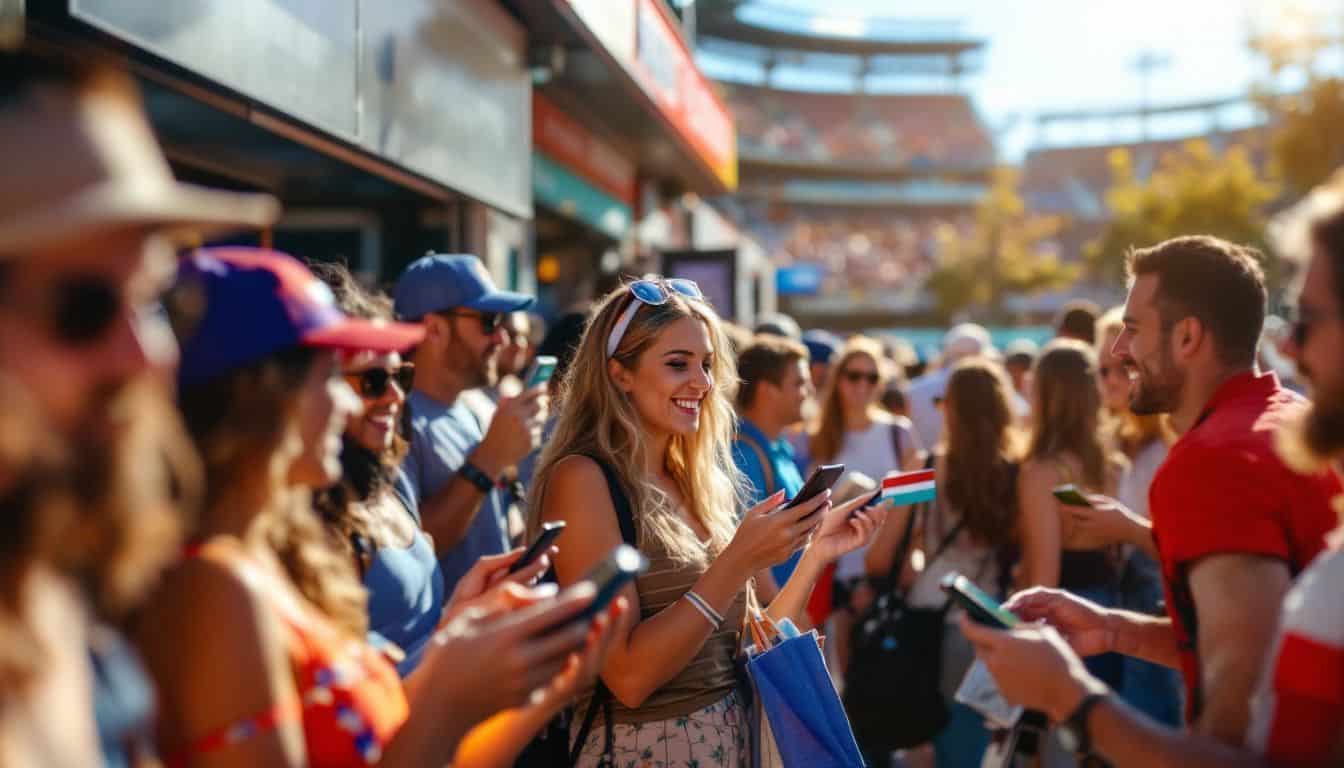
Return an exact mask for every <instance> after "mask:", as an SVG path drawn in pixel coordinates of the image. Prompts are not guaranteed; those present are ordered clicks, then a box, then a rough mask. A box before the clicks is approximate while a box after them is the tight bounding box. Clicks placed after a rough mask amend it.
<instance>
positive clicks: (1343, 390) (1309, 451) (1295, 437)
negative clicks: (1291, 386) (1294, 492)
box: [1279, 370, 1344, 469]
mask: <svg viewBox="0 0 1344 768" xmlns="http://www.w3.org/2000/svg"><path fill="white" fill-rule="evenodd" d="M1302 375H1303V376H1304V378H1306V379H1307V380H1309V381H1310V380H1312V377H1311V375H1310V372H1308V371H1305V370H1304V371H1303V372H1302ZM1279 446H1280V449H1281V450H1282V452H1283V453H1284V454H1285V458H1287V459H1289V461H1290V462H1291V463H1293V464H1294V466H1298V467H1299V468H1302V469H1306V468H1309V467H1318V466H1320V465H1321V464H1323V463H1325V462H1328V461H1332V460H1338V459H1340V458H1344V384H1339V383H1337V384H1336V385H1335V386H1332V387H1330V388H1328V389H1327V388H1325V387H1313V391H1312V404H1311V407H1310V408H1309V409H1307V411H1306V413H1305V414H1303V416H1302V420H1301V421H1300V422H1299V423H1298V424H1296V425H1295V426H1294V427H1293V428H1291V429H1290V430H1287V431H1286V432H1285V434H1284V435H1283V436H1282V439H1281V440H1280V442H1279Z"/></svg>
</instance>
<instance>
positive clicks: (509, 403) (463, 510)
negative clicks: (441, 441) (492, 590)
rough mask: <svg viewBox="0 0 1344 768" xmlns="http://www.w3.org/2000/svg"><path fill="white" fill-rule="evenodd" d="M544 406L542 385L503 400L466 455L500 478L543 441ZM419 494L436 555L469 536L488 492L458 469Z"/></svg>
mask: <svg viewBox="0 0 1344 768" xmlns="http://www.w3.org/2000/svg"><path fill="white" fill-rule="evenodd" d="M545 405H546V403H545V388H544V387H533V388H532V389H530V390H528V391H526V392H524V393H522V394H521V395H519V396H518V397H512V398H509V397H506V398H503V399H501V400H500V401H499V407H498V408H497V409H496V410H495V415H494V418H492V419H491V420H490V427H489V428H488V429H487V430H486V433H485V438H484V439H483V440H481V444H480V445H478V446H476V450H474V451H472V452H471V455H469V456H467V461H468V462H470V463H471V464H472V466H474V467H476V468H477V469H479V470H480V471H481V472H482V473H484V474H485V476H486V477H489V478H491V479H492V480H498V479H499V477H500V476H501V475H502V474H503V473H504V470H505V469H506V468H508V467H511V466H513V465H515V464H517V463H518V462H519V461H522V460H523V458H524V457H525V456H527V454H528V453H529V452H530V451H531V450H532V449H533V448H535V447H536V445H537V444H538V443H539V442H540V439H541V422H542V421H544V419H545ZM425 439H427V438H426V437H425V436H423V435H420V436H417V440H425ZM431 453H432V451H431ZM421 460H422V461H423V460H424V458H423V457H422V459H421ZM421 493H422V496H421V498H420V500H419V506H420V521H421V525H422V526H423V527H424V529H425V531H427V532H428V533H429V534H430V536H431V537H433V540H434V549H435V552H436V554H438V555H439V556H440V557H443V556H444V555H446V554H448V553H449V552H452V551H453V550H454V549H456V548H457V545H458V544H461V543H462V539H463V538H465V537H466V535H467V531H468V530H469V529H470V528H471V523H472V521H473V520H475V519H476V515H477V513H479V512H480V511H481V504H482V502H483V501H484V500H485V495H486V492H485V491H482V490H481V489H480V488H478V487H477V486H476V485H475V484H473V483H472V482H471V481H469V480H467V479H466V478H465V477H463V476H462V474H461V473H460V472H459V473H457V474H455V475H453V477H452V478H450V479H449V480H448V482H447V483H444V485H443V487H441V488H439V489H438V490H436V491H435V492H434V493H431V494H427V495H426V494H424V489H423V488H421Z"/></svg>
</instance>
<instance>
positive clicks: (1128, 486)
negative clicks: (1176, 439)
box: [1115, 440, 1167, 517]
mask: <svg viewBox="0 0 1344 768" xmlns="http://www.w3.org/2000/svg"><path fill="white" fill-rule="evenodd" d="M1166 460H1167V444H1166V443H1165V442H1163V441H1162V440H1154V441H1152V442H1151V443H1149V444H1147V445H1145V446H1144V447H1143V448H1141V449H1139V452H1138V453H1137V454H1135V455H1134V459H1133V460H1132V461H1131V462H1130V464H1129V467H1128V468H1127V469H1126V470H1125V472H1124V474H1122V475H1121V476H1120V485H1119V487H1117V488H1116V493H1115V498H1116V500H1117V501H1119V502H1120V503H1121V504H1124V505H1125V506H1126V507H1129V508H1130V509H1132V510H1133V511H1134V512H1135V513H1136V514H1139V515H1143V516H1144V517H1149V514H1148V487H1149V486H1150V485H1152V484H1153V475H1156V474H1157V469H1158V467H1160V466H1162V462H1164V461H1166Z"/></svg>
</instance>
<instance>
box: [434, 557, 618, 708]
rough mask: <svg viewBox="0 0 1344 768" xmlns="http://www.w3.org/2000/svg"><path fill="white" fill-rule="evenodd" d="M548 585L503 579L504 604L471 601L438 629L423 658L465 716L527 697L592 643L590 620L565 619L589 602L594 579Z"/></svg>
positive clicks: (512, 704) (437, 683) (508, 705)
mask: <svg viewBox="0 0 1344 768" xmlns="http://www.w3.org/2000/svg"><path fill="white" fill-rule="evenodd" d="M544 586H545V585H543V587H536V588H527V587H522V586H519V585H517V584H513V583H511V582H506V583H505V584H503V585H502V590H501V600H500V603H501V605H499V606H497V607H495V608H494V609H493V610H488V609H485V608H480V607H472V608H468V609H467V610H465V611H463V612H462V613H461V615H459V616H458V617H457V618H455V619H453V620H452V621H450V622H449V623H448V624H447V626H445V627H444V628H443V629H441V630H439V631H438V632H436V633H435V635H434V640H433V647H432V649H431V651H430V654H431V656H429V657H427V658H426V663H427V664H431V665H432V667H431V674H433V675H434V678H433V679H434V681H435V682H434V685H435V686H436V689H438V690H441V691H442V693H443V695H444V697H445V699H444V700H445V701H446V702H449V704H450V705H451V707H452V709H453V711H454V712H455V713H456V714H457V715H458V716H459V717H461V718H462V719H463V722H464V723H467V724H475V723H478V722H480V721H481V720H483V719H485V718H486V717H489V716H490V715H492V714H494V713H496V712H499V711H501V710H504V709H508V708H511V707H517V706H521V705H523V704H526V703H528V702H529V701H530V700H531V699H532V697H533V692H534V691H537V690H539V689H544V688H545V687H546V686H548V685H550V684H551V682H552V681H553V680H554V678H555V677H556V676H557V675H559V674H560V673H561V672H563V671H564V670H565V669H566V668H567V667H568V666H569V665H570V663H571V662H570V658H571V656H572V655H573V654H576V653H582V652H583V651H584V649H585V648H587V647H588V644H589V641H590V634H591V630H592V623H591V622H574V621H567V620H572V619H574V618H575V617H577V616H578V615H579V613H580V612H581V611H582V610H583V609H584V608H585V607H587V606H588V604H589V603H591V602H592V600H593V597H594V595H595V594H596V590H595V589H594V587H593V585H592V584H590V583H587V582H583V583H580V584H577V585H575V586H573V587H571V588H569V589H567V590H565V591H564V592H563V593H561V594H559V595H557V594H556V593H555V588H554V587H551V588H549V589H547V588H544ZM538 695H539V696H542V695H544V694H538Z"/></svg>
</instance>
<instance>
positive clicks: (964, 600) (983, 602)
mask: <svg viewBox="0 0 1344 768" xmlns="http://www.w3.org/2000/svg"><path fill="white" fill-rule="evenodd" d="M941 586H942V588H943V591H944V592H946V593H947V597H948V599H950V600H951V601H952V602H954V603H956V604H957V605H958V606H960V607H961V608H962V609H963V610H965V611H966V613H967V615H969V616H970V617H971V619H973V620H974V621H976V622H978V623H980V624H984V625H985V626H987V627H993V628H995V629H1012V628H1013V627H1016V626H1017V625H1018V624H1020V623H1021V620H1020V619H1018V618H1017V616H1015V615H1013V613H1012V611H1009V610H1008V609H1006V608H1004V607H1003V606H1001V605H999V603H998V601H997V600H995V599H994V598H992V597H990V596H989V595H987V594H985V593H984V591H983V590H982V589H980V588H979V587H977V586H975V583H974V582H972V581H971V580H970V579H968V578H966V577H965V576H962V575H961V574H960V573H957V572H956V571H953V572H951V573H949V574H947V575H946V576H944V577H943V580H942V583H941Z"/></svg>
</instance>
